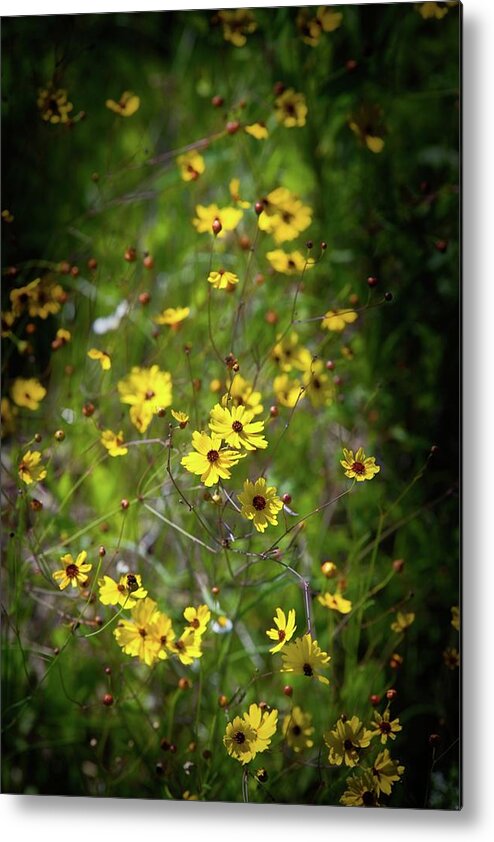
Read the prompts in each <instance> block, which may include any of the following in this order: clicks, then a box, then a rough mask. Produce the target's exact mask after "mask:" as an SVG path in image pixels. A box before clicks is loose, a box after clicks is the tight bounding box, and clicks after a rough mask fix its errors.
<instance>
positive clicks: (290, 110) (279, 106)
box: [274, 88, 309, 129]
mask: <svg viewBox="0 0 494 842" xmlns="http://www.w3.org/2000/svg"><path fill="white" fill-rule="evenodd" d="M308 110H309V109H308V108H307V104H306V102H305V96H304V95H303V94H300V93H297V92H296V91H295V90H294V89H293V88H287V89H286V91H283V93H282V94H280V96H278V97H276V100H275V103H274V112H275V115H276V119H277V120H278V122H279V123H282V124H283V125H284V126H286V128H287V129H292V128H294V127H295V126H305V118H306V117H307V112H308Z"/></svg>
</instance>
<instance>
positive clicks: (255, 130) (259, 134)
mask: <svg viewBox="0 0 494 842" xmlns="http://www.w3.org/2000/svg"><path fill="white" fill-rule="evenodd" d="M244 132H247V134H250V136H251V137H255V139H256V140H266V138H267V137H269V132H268V130H267V128H266V126H265V125H264V123H251V125H250V126H244Z"/></svg>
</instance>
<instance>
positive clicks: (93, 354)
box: [87, 348, 111, 371]
mask: <svg viewBox="0 0 494 842" xmlns="http://www.w3.org/2000/svg"><path fill="white" fill-rule="evenodd" d="M87 355H88V357H89V359H90V360H97V361H98V362H99V364H100V366H101V368H102V369H103V371H109V370H110V368H111V357H110V355H109V354H107V353H106V351H100V350H98V348H90V349H89V351H88V352H87Z"/></svg>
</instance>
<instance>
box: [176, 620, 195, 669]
mask: <svg viewBox="0 0 494 842" xmlns="http://www.w3.org/2000/svg"><path fill="white" fill-rule="evenodd" d="M201 637H202V635H201V634H200V633H199V632H197V631H196V629H195V628H193V627H191V626H187V628H186V629H185V630H184V631H183V633H182V634H181V636H180V637H179V638H178V640H174V641H173V643H171V644H170V646H169V649H170V652H173V653H174V654H175V655H176V656H177V657H178V659H179V661H180V662H181V663H182V664H185V665H188V664H191V663H192V662H193V661H194V660H195V659H196V658H201V657H202V649H201Z"/></svg>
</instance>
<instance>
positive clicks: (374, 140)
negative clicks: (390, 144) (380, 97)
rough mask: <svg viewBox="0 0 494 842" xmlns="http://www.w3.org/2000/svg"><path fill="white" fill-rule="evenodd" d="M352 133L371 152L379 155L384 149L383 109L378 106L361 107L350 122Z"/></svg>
mask: <svg viewBox="0 0 494 842" xmlns="http://www.w3.org/2000/svg"><path fill="white" fill-rule="evenodd" d="M348 125H349V127H350V129H351V130H352V132H353V133H354V134H355V135H356V136H357V137H358V139H359V140H360V142H361V143H362V144H363V145H364V146H366V147H367V149H369V151H370V152H374V153H376V154H378V153H379V152H382V151H383V149H384V126H383V121H382V109H381V108H380V107H379V106H378V105H361V106H360V108H359V109H358V110H357V111H356V112H355V114H354V115H353V116H352V117H351V118H350V120H349V121H348Z"/></svg>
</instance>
